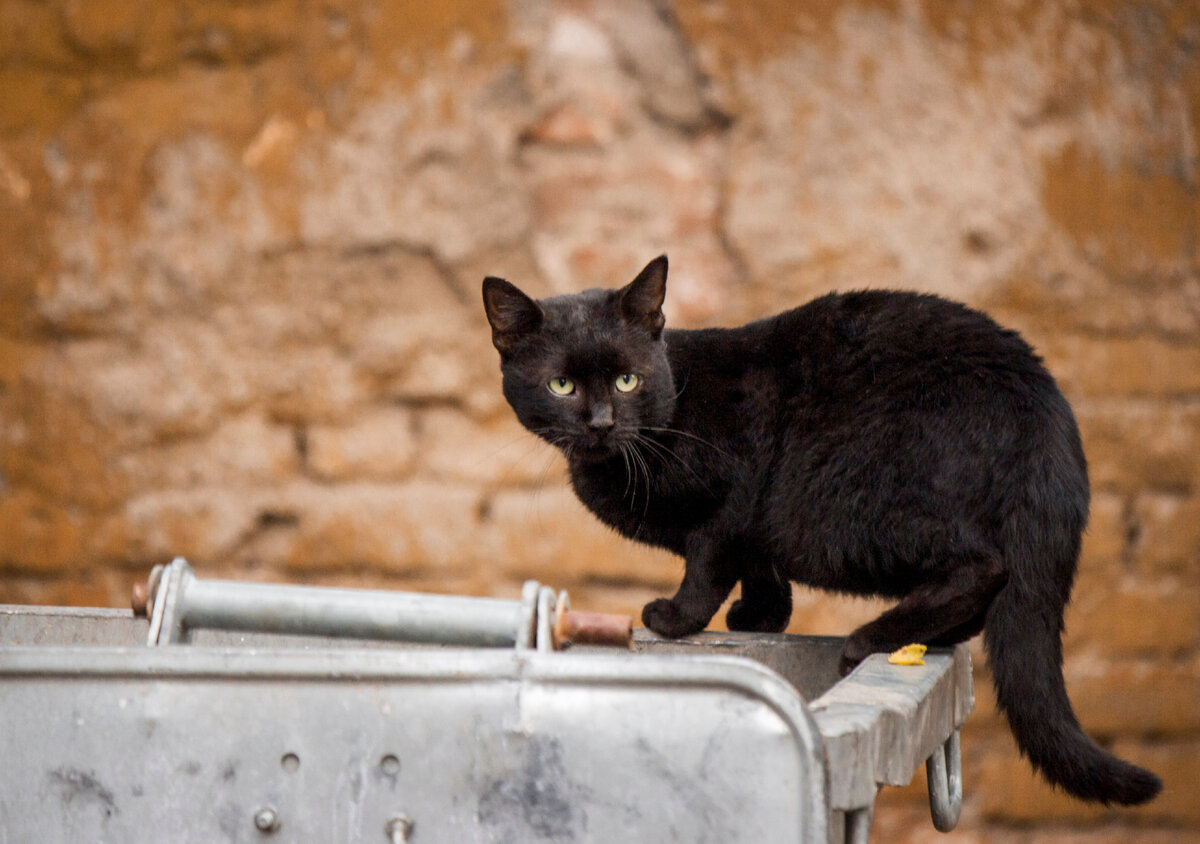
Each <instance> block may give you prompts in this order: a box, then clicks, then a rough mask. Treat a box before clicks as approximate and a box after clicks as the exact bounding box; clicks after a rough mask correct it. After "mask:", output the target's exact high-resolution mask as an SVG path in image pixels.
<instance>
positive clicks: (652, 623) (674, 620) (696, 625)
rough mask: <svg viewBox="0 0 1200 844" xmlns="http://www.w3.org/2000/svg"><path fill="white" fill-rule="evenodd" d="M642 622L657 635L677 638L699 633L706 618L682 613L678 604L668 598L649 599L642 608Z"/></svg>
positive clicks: (703, 626) (705, 622) (705, 623)
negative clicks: (697, 617)
mask: <svg viewBox="0 0 1200 844" xmlns="http://www.w3.org/2000/svg"><path fill="white" fill-rule="evenodd" d="M642 624H644V625H646V626H647V627H649V628H650V629H651V630H653V631H654V632H655V633H657V634H658V635H659V636H664V637H666V638H668V639H678V638H679V637H680V636H690V635H692V634H693V633H699V632H700V631H701V630H703V629H704V628H705V626H706V625H707V624H708V621H707V619H705V620H698V619H695V618H691V617H689V616H687V615H684V614H683V613H682V612H680V610H679V606H678V605H677V604H676V603H675V602H674V601H671V600H670V599H668V598H659V599H658V600H656V601H651V602H650V603H648V604H646V606H645V607H644V608H643V609H642Z"/></svg>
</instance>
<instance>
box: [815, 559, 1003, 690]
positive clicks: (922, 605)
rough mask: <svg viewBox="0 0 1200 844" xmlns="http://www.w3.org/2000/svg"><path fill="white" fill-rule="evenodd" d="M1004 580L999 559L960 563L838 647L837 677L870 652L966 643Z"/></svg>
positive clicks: (920, 588) (909, 594) (976, 629)
mask: <svg viewBox="0 0 1200 844" xmlns="http://www.w3.org/2000/svg"><path fill="white" fill-rule="evenodd" d="M1007 581H1008V573H1007V571H1006V570H1005V568H1004V563H1003V562H1002V561H1001V560H1000V559H999V557H982V558H973V559H967V560H963V561H962V562H961V563H959V564H958V565H956V566H954V567H953V568H951V569H950V570H949V571H948V572H946V573H945V575H944V576H942V577H940V578H937V579H933V580H928V581H926V582H925V583H922V584H921V585H919V586H917V587H916V588H915V589H913V590H912V591H911V592H909V593H908V595H906V596H905V597H904V598H902V599H901V600H900V602H899V603H898V604H896V606H894V607H892V608H891V609H890V610H888V611H887V612H885V613H883V614H882V615H880V616H879V618H877V619H875V620H874V621H872V622H869V623H867V624H864V625H863V626H862V627H860V628H858V629H857V630H855V631H854V632H853V633H852V634H850V637H849V638H848V639H846V644H845V646H844V647H843V648H842V659H841V663H840V665H839V669H840V671H841V673H842V674H843V675H845V674H848V673H849V672H850V671H851V670H852V669H853V668H854V666H856V665H858V663H860V662H862V661H863V660H864V659H866V658H867V657H868V656H870V655H871V654H873V653H890V652H891V651H894V650H896V649H897V648H901V647H903V646H904V645H908V644H912V643H914V642H921V643H924V644H927V645H949V644H953V643H955V642H961V641H964V640H965V639H969V638H970V637H971V636H973V635H975V634H976V633H978V632H979V631H980V629H981V628H982V627H983V619H984V617H985V614H986V612H987V608H988V605H989V604H990V603H991V602H992V598H994V597H995V596H996V593H997V592H999V591H1000V589H1001V587H1003V586H1004V584H1005V583H1006V582H1007Z"/></svg>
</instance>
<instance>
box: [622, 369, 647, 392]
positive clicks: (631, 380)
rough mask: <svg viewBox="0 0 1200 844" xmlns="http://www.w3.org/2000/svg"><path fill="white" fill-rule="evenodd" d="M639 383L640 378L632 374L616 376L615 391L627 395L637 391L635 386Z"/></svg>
mask: <svg viewBox="0 0 1200 844" xmlns="http://www.w3.org/2000/svg"><path fill="white" fill-rule="evenodd" d="M641 382H642V379H641V378H639V377H638V376H636V375H634V374H633V373H632V372H627V373H625V374H624V375H618V376H617V390H618V391H620V392H622V393H628V392H630V391H632V390H635V389H637V385H638V384H640V383H641Z"/></svg>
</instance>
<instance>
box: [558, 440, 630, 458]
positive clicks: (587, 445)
mask: <svg viewBox="0 0 1200 844" xmlns="http://www.w3.org/2000/svg"><path fill="white" fill-rule="evenodd" d="M621 449H622V441H621V438H620V437H616V436H613V435H611V434H584V435H581V436H579V437H577V438H576V439H575V440H574V441H572V443H571V446H570V448H569V449H568V452H567V453H568V454H569V455H570V456H571V457H573V458H577V459H579V460H582V461H583V462H585V463H598V462H600V461H602V460H608V459H609V458H612V457H615V456H617V455H618V454H620V453H621Z"/></svg>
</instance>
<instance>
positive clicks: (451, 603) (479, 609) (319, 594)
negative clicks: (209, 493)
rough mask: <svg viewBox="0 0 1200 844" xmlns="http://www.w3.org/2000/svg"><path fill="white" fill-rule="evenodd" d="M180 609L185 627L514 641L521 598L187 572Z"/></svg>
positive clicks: (464, 642) (466, 641) (416, 639)
mask: <svg viewBox="0 0 1200 844" xmlns="http://www.w3.org/2000/svg"><path fill="white" fill-rule="evenodd" d="M180 615H181V618H182V621H183V624H184V625H185V626H186V627H189V628H210V629H217V630H245V631H253V632H259V633H293V634H297V633H303V634H308V635H314V636H338V637H354V638H362V639H393V640H403V641H408V642H441V643H445V644H455V645H484V646H505V645H507V646H512V645H514V644H515V643H516V639H517V632H518V627H519V622H520V616H521V604H520V603H519V602H517V601H505V600H499V599H495V598H462V597H457V596H450V595H422V594H413V593H408V592H376V591H371V590H366V589H335V588H321V587H312V586H278V585H273V584H263V583H237V582H232V581H222V580H199V579H193V580H192V581H191V582H190V583H188V584H187V587H186V589H185V591H184V594H183V596H182V603H181V606H180Z"/></svg>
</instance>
